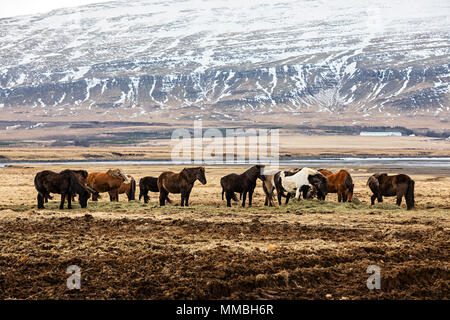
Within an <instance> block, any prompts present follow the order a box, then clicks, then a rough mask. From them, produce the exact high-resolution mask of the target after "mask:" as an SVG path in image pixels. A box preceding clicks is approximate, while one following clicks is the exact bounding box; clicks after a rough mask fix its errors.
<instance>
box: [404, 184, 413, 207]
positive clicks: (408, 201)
mask: <svg viewBox="0 0 450 320" xmlns="http://www.w3.org/2000/svg"><path fill="white" fill-rule="evenodd" d="M414 184H415V183H414V180H413V179H410V180H409V183H408V189H407V190H406V196H405V198H406V207H407V210H411V209H412V208H414Z"/></svg>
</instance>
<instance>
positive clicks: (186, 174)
mask: <svg viewBox="0 0 450 320" xmlns="http://www.w3.org/2000/svg"><path fill="white" fill-rule="evenodd" d="M196 180H198V181H200V182H201V183H202V184H206V177H205V167H196V168H184V169H183V170H181V171H180V172H179V173H175V172H171V171H165V172H163V173H161V175H160V176H159V177H158V189H159V205H160V206H164V205H165V204H166V200H168V195H169V193H180V194H181V206H182V207H184V206H189V196H190V194H191V191H192V188H193V187H194V182H195V181H196Z"/></svg>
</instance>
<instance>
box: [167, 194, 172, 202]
mask: <svg viewBox="0 0 450 320" xmlns="http://www.w3.org/2000/svg"><path fill="white" fill-rule="evenodd" d="M166 201H167V202H168V203H172V200H170V199H169V195H166Z"/></svg>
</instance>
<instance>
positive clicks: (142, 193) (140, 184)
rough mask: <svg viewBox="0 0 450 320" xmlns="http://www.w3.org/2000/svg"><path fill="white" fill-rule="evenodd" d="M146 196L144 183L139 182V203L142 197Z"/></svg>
mask: <svg viewBox="0 0 450 320" xmlns="http://www.w3.org/2000/svg"><path fill="white" fill-rule="evenodd" d="M143 196H144V182H143V181H142V179H141V180H139V201H141V199H142V197H143Z"/></svg>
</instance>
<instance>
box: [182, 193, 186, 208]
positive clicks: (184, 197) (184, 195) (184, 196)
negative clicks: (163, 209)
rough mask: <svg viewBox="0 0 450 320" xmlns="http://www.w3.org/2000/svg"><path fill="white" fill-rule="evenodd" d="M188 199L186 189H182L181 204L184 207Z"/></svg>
mask: <svg viewBox="0 0 450 320" xmlns="http://www.w3.org/2000/svg"><path fill="white" fill-rule="evenodd" d="M185 199H186V192H185V191H181V206H182V207H184V202H185Z"/></svg>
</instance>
